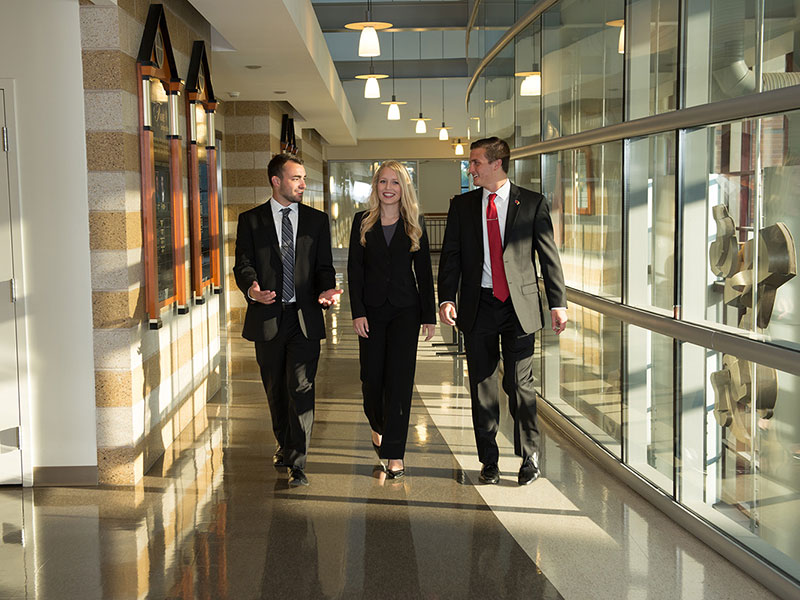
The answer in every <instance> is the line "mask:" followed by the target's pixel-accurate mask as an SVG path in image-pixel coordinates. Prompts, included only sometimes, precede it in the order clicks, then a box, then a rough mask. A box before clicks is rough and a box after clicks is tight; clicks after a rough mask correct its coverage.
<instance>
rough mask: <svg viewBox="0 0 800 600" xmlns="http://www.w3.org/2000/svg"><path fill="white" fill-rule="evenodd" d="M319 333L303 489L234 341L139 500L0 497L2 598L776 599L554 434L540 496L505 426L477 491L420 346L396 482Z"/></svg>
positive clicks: (450, 383) (449, 377)
mask: <svg viewBox="0 0 800 600" xmlns="http://www.w3.org/2000/svg"><path fill="white" fill-rule="evenodd" d="M327 320H328V327H329V336H328V339H327V340H326V341H325V342H324V343H323V347H322V358H321V361H320V369H319V374H318V377H317V411H316V422H315V427H314V435H313V440H312V450H311V454H310V458H309V462H308V468H307V472H308V476H309V479H310V483H311V485H310V486H309V487H304V488H289V487H288V485H287V477H286V474H285V473H284V472H282V471H278V470H276V469H274V468H273V467H272V465H271V455H272V452H273V450H274V442H273V440H272V435H271V433H270V428H269V418H268V413H267V407H266V401H265V398H264V394H263V390H262V388H261V383H260V381H259V379H258V373H257V368H256V363H255V358H254V353H253V348H252V345H251V344H249V343H247V342H245V341H244V340H242V339H241V338H239V337H238V335H237V333H236V332H233V333H232V334H231V335H230V336H229V338H228V339H227V340H226V342H227V343H226V344H224V346H225V348H226V350H225V352H226V361H225V365H224V370H225V371H226V383H225V386H224V389H223V390H222V392H221V393H220V394H219V395H218V396H217V397H216V398H215V399H214V401H213V402H212V403H211V404H209V406H208V407H207V410H206V412H205V413H204V414H203V415H201V416H200V417H199V418H198V419H196V422H195V423H194V424H193V425H192V426H191V427H189V428H187V430H186V431H184V433H183V435H182V436H181V439H180V440H179V441H178V442H177V443H176V444H175V445H174V447H173V448H171V449H170V450H169V451H168V452H167V454H166V455H165V456H164V458H163V459H162V460H160V461H159V462H158V463H157V464H156V465H155V466H154V467H153V468H152V469H151V470H150V472H149V473H148V474H147V475H146V476H145V478H144V480H143V482H142V483H141V484H140V485H138V486H136V487H97V488H88V489H87V488H35V489H25V490H23V489H20V488H2V489H0V522H2V544H0V598H43V599H70V600H71V599H80V600H91V599H101V598H102V599H110V598H114V599H116V598H120V599H122V598H131V599H134V598H152V599H184V600H186V599H190V598H198V599H217V598H219V599H230V600H244V599H256V598H287V599H305V598H363V599H372V598H379V599H384V598H385V599H392V598H398V599H400V598H402V599H405V598H408V599H415V598H426V599H449V598H453V599H466V598H492V599H494V598H514V599H517V598H520V599H521V598H533V599H538V598H541V599H551V598H552V599H555V598H566V599H568V600H572V599H575V600H579V599H580V600H586V599H606V598H608V599H618V598H630V599H639V598H641V599H660V598H664V599H685V600H697V599H706V598H707V599H712V598H713V599H721V598H728V599H746V598H754V599H755V598H758V599H759V600H764V599H768V598H772V597H773V596H772V595H771V594H770V593H769V592H768V591H766V590H765V589H764V588H763V587H761V586H760V585H759V584H758V583H756V582H755V581H753V580H752V579H750V578H749V577H747V576H745V575H742V574H741V573H739V572H738V571H737V569H736V568H735V567H734V566H732V565H731V564H730V563H728V562H727V561H726V560H724V559H723V558H721V557H720V556H719V555H717V554H716V553H714V552H713V551H712V550H710V549H708V548H707V547H706V546H705V545H703V544H702V543H701V542H699V541H697V540H696V539H695V538H693V537H692V536H691V535H689V534H687V533H686V532H684V531H683V530H682V529H680V528H679V527H677V526H676V525H674V524H673V523H672V522H671V521H670V520H669V519H667V518H666V517H665V516H664V515H663V514H661V513H660V512H658V511H657V510H655V509H654V508H652V507H651V506H650V505H649V504H648V503H647V502H646V501H644V500H643V499H642V498H641V497H639V496H638V495H636V494H635V493H633V492H631V491H630V490H629V489H628V488H626V487H625V486H624V485H621V484H620V483H618V482H617V481H616V480H615V479H614V478H613V477H612V476H610V475H609V474H608V473H606V472H605V471H603V470H602V469H601V468H600V467H598V466H597V464H596V463H594V462H593V461H592V460H591V459H589V458H587V457H586V455H584V454H582V453H581V452H580V451H579V450H577V449H576V448H575V447H573V446H572V445H570V443H569V442H568V441H566V440H565V439H563V438H562V437H560V436H559V435H558V433H557V432H556V431H554V430H553V429H552V428H550V427H548V426H547V425H546V424H543V447H542V459H543V461H542V465H543V477H542V478H541V479H539V480H538V481H536V482H535V483H534V484H533V485H530V486H527V487H519V486H518V485H517V484H516V471H517V469H518V467H519V462H518V460H517V459H515V458H514V457H513V456H511V455H512V452H511V451H510V447H511V444H510V441H509V437H508V433H509V432H508V429H507V427H505V428H504V429H503V431H502V433H501V436H500V442H501V452H502V454H503V457H502V459H501V463H500V466H501V470H502V472H503V476H502V479H501V482H500V485H497V486H481V485H479V484H478V483H477V475H478V469H479V466H480V465H479V463H478V462H477V459H476V457H475V453H474V439H473V436H472V430H471V420H470V414H469V399H468V394H467V391H466V389H465V388H464V383H465V371H464V365H463V360H462V359H459V358H453V357H442V356H436V351H437V350H442V348H439V347H433V346H432V344H431V343H423V344H421V347H420V353H419V362H418V370H417V378H416V382H417V387H416V392H415V398H414V405H413V409H412V417H411V425H410V432H409V444H408V452H407V454H406V468H407V473H408V476H407V477H406V478H404V479H402V480H397V481H395V480H387V479H386V477H385V474H384V472H383V470H382V469H381V468H380V466H379V465H378V463H377V458H376V457H375V455H374V453H373V450H372V447H371V443H370V436H369V427H368V425H367V423H366V419H365V417H364V415H363V413H362V410H361V399H360V392H359V389H360V385H359V382H358V356H357V340H356V336H355V333H354V332H353V330H352V326H351V321H350V317H349V310H348V308H347V305H346V303H345V304H344V305H343V306H339V307H336V308H335V309H333V310H331V311H329V312H328V314H327ZM447 336H448V337H449V333H447ZM433 341H434V342H441V341H442V339H441V337H439V338H438V339H436V338H435V339H434V340H433ZM508 424H509V419H508V418H506V419H505V422H504V425H505V426H507V425H508Z"/></svg>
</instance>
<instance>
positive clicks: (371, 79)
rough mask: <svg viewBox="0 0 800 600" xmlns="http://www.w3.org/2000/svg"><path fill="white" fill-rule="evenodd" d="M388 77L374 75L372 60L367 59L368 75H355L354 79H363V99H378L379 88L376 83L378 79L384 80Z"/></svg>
mask: <svg viewBox="0 0 800 600" xmlns="http://www.w3.org/2000/svg"><path fill="white" fill-rule="evenodd" d="M387 77H389V76H388V75H384V74H383V73H375V66H374V65H373V64H372V59H371V58H370V59H369V73H368V74H366V75H356V79H365V80H366V83H365V84H364V98H380V97H381V86H380V84H379V83H378V80H379V79H386V78H387Z"/></svg>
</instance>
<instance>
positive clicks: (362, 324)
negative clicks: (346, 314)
mask: <svg viewBox="0 0 800 600" xmlns="http://www.w3.org/2000/svg"><path fill="white" fill-rule="evenodd" d="M353 329H355V330H356V333H357V334H358V337H363V338H368V337H369V323H367V317H357V318H355V319H353Z"/></svg>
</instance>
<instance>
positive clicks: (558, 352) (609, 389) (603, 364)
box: [537, 304, 623, 458]
mask: <svg viewBox="0 0 800 600" xmlns="http://www.w3.org/2000/svg"><path fill="white" fill-rule="evenodd" d="M568 312H569V326H568V327H567V329H566V331H564V333H562V334H561V335H560V336H556V335H555V334H554V333H553V332H552V331H551V330H550V329H549V328H548V327H545V328H544V329H543V330H542V335H541V336H537V337H541V338H542V352H543V358H544V364H543V370H544V391H543V394H542V395H543V396H544V397H545V398H547V401H548V402H549V403H550V404H552V405H553V406H555V407H556V408H558V409H559V410H560V411H561V412H562V413H563V414H564V415H566V416H567V417H569V418H570V419H571V420H572V421H573V422H574V423H575V424H576V425H578V427H580V428H581V429H583V430H584V431H585V432H586V433H587V434H589V435H590V436H592V437H593V438H594V439H595V440H596V441H597V442H598V443H600V444H602V445H603V447H605V448H606V449H607V450H609V451H610V452H612V453H613V454H614V455H615V456H617V457H620V458H621V457H622V453H621V448H622V422H623V421H622V392H621V390H622V385H621V374H622V323H620V322H619V321H617V320H616V319H612V318H610V317H607V316H605V315H603V314H601V313H599V312H595V311H593V310H589V309H588V308H584V307H582V306H578V305H577V304H571V305H570V307H569V309H568Z"/></svg>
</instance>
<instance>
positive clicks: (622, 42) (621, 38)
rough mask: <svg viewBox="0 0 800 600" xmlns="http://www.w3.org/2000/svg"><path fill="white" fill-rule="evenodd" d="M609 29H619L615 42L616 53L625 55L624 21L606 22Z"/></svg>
mask: <svg viewBox="0 0 800 600" xmlns="http://www.w3.org/2000/svg"><path fill="white" fill-rule="evenodd" d="M606 25H608V26H609V27H619V28H620V29H619V41H618V42H617V52H619V53H620V54H625V19H614V20H613V21H607V22H606Z"/></svg>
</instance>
